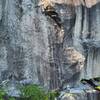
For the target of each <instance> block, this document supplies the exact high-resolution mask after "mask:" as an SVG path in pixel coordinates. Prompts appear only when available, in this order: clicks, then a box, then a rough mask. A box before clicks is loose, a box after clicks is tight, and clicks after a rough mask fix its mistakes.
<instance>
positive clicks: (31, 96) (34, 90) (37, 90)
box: [20, 85, 59, 100]
mask: <svg viewBox="0 0 100 100" xmlns="http://www.w3.org/2000/svg"><path fill="white" fill-rule="evenodd" d="M20 90H21V96H20V97H21V100H54V99H55V97H58V96H59V92H57V91H49V92H46V91H45V90H44V89H43V88H41V87H40V86H38V85H28V86H23V87H21V88H20Z"/></svg>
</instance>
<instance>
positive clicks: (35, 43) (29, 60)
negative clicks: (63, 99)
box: [0, 0, 100, 89]
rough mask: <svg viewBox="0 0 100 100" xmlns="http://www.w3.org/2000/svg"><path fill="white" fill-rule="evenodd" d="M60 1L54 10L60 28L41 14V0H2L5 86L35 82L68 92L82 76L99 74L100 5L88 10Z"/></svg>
mask: <svg viewBox="0 0 100 100" xmlns="http://www.w3.org/2000/svg"><path fill="white" fill-rule="evenodd" d="M53 1H56V0H53ZM87 1H89V0H87ZM87 1H86V0H85V2H86V4H87V5H88V4H90V3H89V2H87ZM94 1H95V0H94ZM98 1H99V0H98ZM59 2H60V0H59ZM59 2H57V1H56V2H55V4H54V5H53V7H54V9H55V11H56V12H57V13H58V15H59V16H60V19H61V22H62V23H61V25H62V27H61V28H59V27H58V25H57V23H56V22H55V21H54V20H53V19H52V18H50V17H49V16H48V15H47V16H46V15H45V14H43V13H42V10H43V6H42V5H41V3H40V1H39V0H0V81H1V82H2V81H3V80H7V79H9V80H12V79H15V80H17V81H21V80H23V79H31V80H32V81H33V83H36V84H40V85H42V86H44V87H46V88H47V89H56V88H61V89H64V88H66V86H67V85H69V86H70V87H74V86H76V85H77V82H78V81H79V80H80V78H81V77H83V78H84V77H86V78H91V77H96V76H100V67H99V65H100V61H99V60H100V44H99V43H100V35H99V34H100V29H99V26H100V3H97V2H96V3H97V4H96V3H95V2H91V4H93V5H94V4H95V5H94V6H92V5H89V7H91V8H87V7H88V6H87V7H86V6H83V5H80V4H79V5H78V6H74V5H67V4H66V3H61V2H60V3H59ZM47 4H49V3H47Z"/></svg>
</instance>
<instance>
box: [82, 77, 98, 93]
mask: <svg viewBox="0 0 100 100" xmlns="http://www.w3.org/2000/svg"><path fill="white" fill-rule="evenodd" d="M94 79H97V78H94ZM94 79H89V80H88V79H82V80H81V83H82V84H89V85H90V86H91V87H93V88H94V89H95V90H98V91H100V86H98V85H96V84H95V81H94Z"/></svg>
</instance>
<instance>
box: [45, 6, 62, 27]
mask: <svg viewBox="0 0 100 100" xmlns="http://www.w3.org/2000/svg"><path fill="white" fill-rule="evenodd" d="M43 13H44V14H45V15H47V16H49V17H50V18H52V19H53V20H54V21H55V22H56V24H57V25H58V26H59V27H60V28H61V26H62V25H61V19H60V17H59V15H58V13H57V12H56V11H55V9H54V8H53V7H52V6H47V7H46V8H44V11H43Z"/></svg>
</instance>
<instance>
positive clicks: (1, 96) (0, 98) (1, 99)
mask: <svg viewBox="0 0 100 100" xmlns="http://www.w3.org/2000/svg"><path fill="white" fill-rule="evenodd" d="M5 97H6V98H7V100H15V99H14V98H13V97H9V96H8V95H7V94H6V92H5V91H4V90H3V89H2V88H0V100H6V99H4V98H5Z"/></svg>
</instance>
